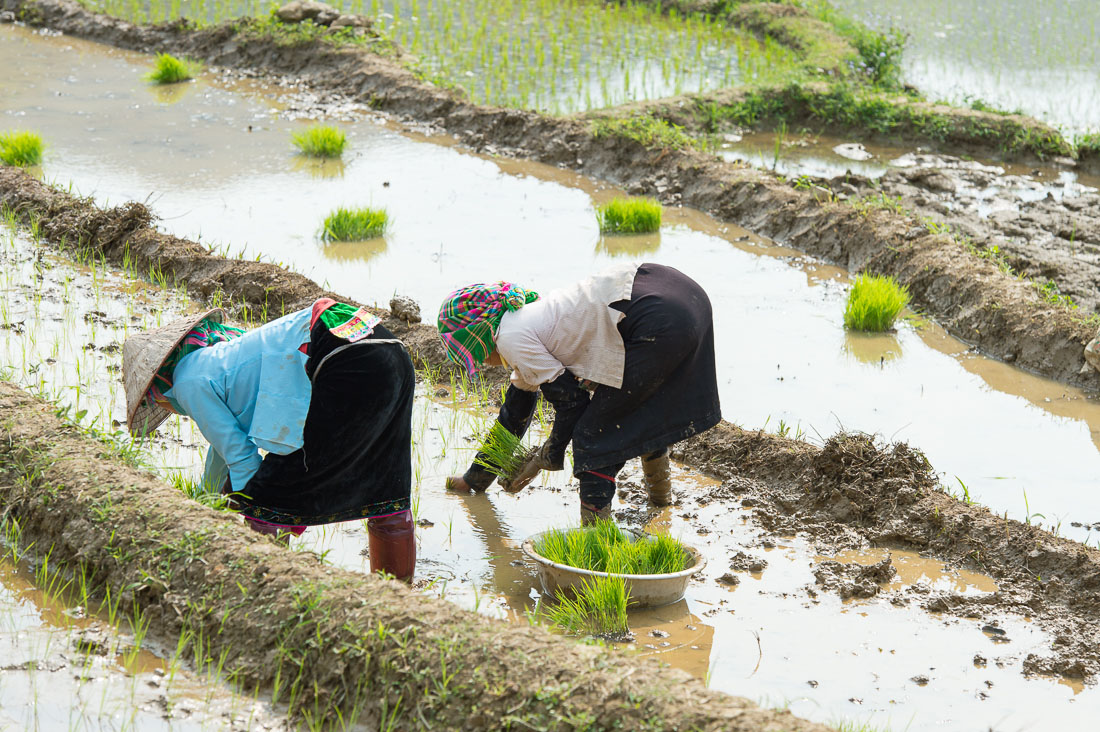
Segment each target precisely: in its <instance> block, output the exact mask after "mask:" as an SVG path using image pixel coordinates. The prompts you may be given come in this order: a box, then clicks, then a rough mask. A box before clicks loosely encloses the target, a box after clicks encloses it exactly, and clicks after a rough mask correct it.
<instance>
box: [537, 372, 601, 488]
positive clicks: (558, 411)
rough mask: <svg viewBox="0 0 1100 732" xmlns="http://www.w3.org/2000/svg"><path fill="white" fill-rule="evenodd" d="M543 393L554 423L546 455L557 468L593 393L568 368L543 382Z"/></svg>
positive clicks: (562, 463) (547, 443) (562, 460)
mask: <svg viewBox="0 0 1100 732" xmlns="http://www.w3.org/2000/svg"><path fill="white" fill-rule="evenodd" d="M542 395H543V396H544V397H546V399H547V401H549V402H550V403H551V404H553V405H554V426H553V428H551V430H550V437H549V439H547V440H546V445H545V447H546V457H547V458H548V459H549V461H550V464H551V465H554V466H556V467H557V468H558V469H560V468H561V466H562V465H564V463H565V448H566V446H567V445H568V444H569V441H570V440H572V439H573V428H574V427H576V426H577V421H578V420H580V418H581V415H582V414H584V410H585V409H587V408H588V401H589V400H590V399H591V398H592V396H591V394H589V393H588V391H587V390H586V389H584V388H582V387H581V385H580V382H579V381H577V377H575V376H573V374H571V373H569V372H568V371H566V372H565V373H564V374H562V375H561V376H559V377H558V378H556V379H554V380H553V381H551V382H549V383H547V384H543V385H542Z"/></svg>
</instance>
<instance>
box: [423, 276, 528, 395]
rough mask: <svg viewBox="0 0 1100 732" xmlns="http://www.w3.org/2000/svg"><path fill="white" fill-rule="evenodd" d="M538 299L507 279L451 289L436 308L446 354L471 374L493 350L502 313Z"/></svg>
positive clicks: (517, 308)
mask: <svg viewBox="0 0 1100 732" xmlns="http://www.w3.org/2000/svg"><path fill="white" fill-rule="evenodd" d="M538 299H539V294H538V293H537V292H534V291H532V290H526V289H524V288H522V287H518V286H516V285H513V284H512V283H511V282H496V283H493V284H485V283H479V284H476V285H470V286H469V287H463V288H462V289H461V290H455V291H454V292H452V293H451V294H450V295H448V296H447V299H445V300H444V301H443V306H442V307H441V308H440V309H439V323H438V325H439V334H440V336H441V337H442V338H443V347H444V348H445V349H446V351H447V357H448V358H450V359H451V360H452V361H454V362H455V363H460V364H462V365H464V366H465V367H466V371H467V372H469V373H471V374H472V373H474V372H475V371H477V368H478V366H480V365H481V364H482V363H484V362H485V359H486V358H488V357H489V355H490V354H491V353H492V352H493V351H494V350H496V343H495V341H496V337H497V329H498V328H499V327H500V319H501V318H503V317H504V313H506V312H511V311H513V310H519V309H520V308H521V307H523V306H524V305H526V304H527V303H529V302H534V301H535V300H538Z"/></svg>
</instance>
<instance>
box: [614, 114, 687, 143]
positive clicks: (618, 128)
mask: <svg viewBox="0 0 1100 732" xmlns="http://www.w3.org/2000/svg"><path fill="white" fill-rule="evenodd" d="M592 134H593V135H595V136H596V137H624V138H626V139H628V140H634V141H635V142H637V143H639V144H641V145H643V146H645V147H648V148H657V149H662V150H669V149H671V150H685V149H688V148H691V147H692V146H693V145H694V144H695V141H694V140H692V138H691V137H690V136H689V135H688V134H687V133H685V132H684V128H683V127H680V126H679V125H674V124H672V123H671V122H668V121H667V120H663V119H659V118H657V117H651V116H648V115H645V116H641V117H629V118H626V119H623V118H603V119H597V120H595V121H594V122H593V123H592Z"/></svg>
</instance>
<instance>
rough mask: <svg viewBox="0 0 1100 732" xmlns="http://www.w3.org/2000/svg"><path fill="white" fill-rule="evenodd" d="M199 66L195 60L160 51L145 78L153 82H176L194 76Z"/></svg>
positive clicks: (188, 79) (187, 79)
mask: <svg viewBox="0 0 1100 732" xmlns="http://www.w3.org/2000/svg"><path fill="white" fill-rule="evenodd" d="M199 68H200V65H199V63H198V62H197V61H192V60H190V59H178V58H176V57H175V56H173V55H171V54H169V53H161V54H157V62H156V65H155V66H153V70H152V71H150V72H149V73H148V74H146V75H145V78H146V79H147V80H149V81H151V82H153V83H154V84H177V83H179V82H181V81H190V80H191V79H193V78H195V74H197V73H199Z"/></svg>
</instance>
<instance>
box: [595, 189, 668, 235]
mask: <svg viewBox="0 0 1100 732" xmlns="http://www.w3.org/2000/svg"><path fill="white" fill-rule="evenodd" d="M596 221H597V222H599V225H600V233H601V234H651V233H653V232H654V231H657V230H659V229H660V228H661V204H660V203H658V202H657V201H654V200H653V199H652V198H616V199H613V200H612V201H611V202H610V203H606V204H604V205H603V206H597V207H596Z"/></svg>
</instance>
